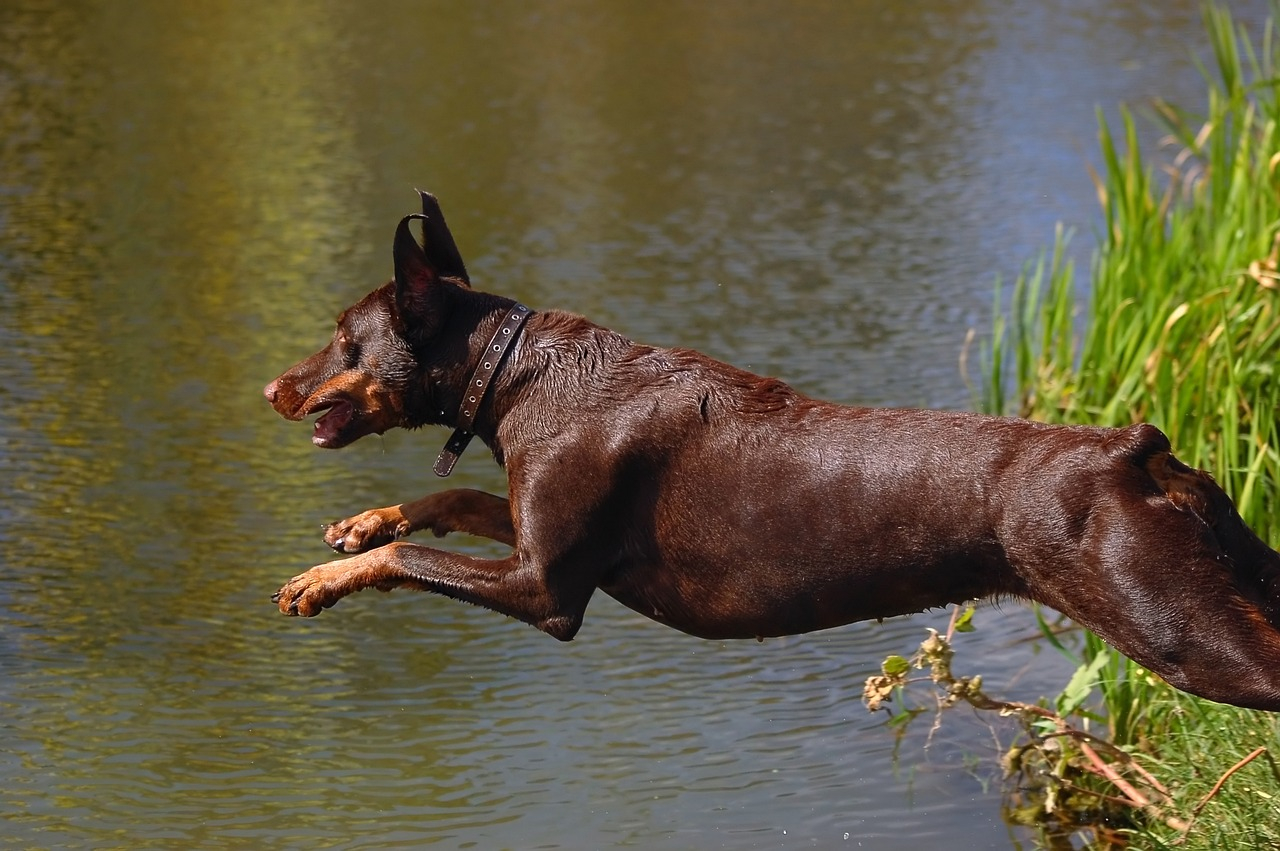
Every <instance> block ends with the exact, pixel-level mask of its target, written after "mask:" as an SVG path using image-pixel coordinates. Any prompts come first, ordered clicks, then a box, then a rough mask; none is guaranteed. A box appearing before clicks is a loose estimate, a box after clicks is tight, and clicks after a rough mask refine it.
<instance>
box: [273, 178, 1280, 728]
mask: <svg viewBox="0 0 1280 851" xmlns="http://www.w3.org/2000/svg"><path fill="white" fill-rule="evenodd" d="M422 201H423V210H424V213H423V215H420V216H419V215H414V216H408V217H406V218H405V219H404V220H403V221H401V222H400V226H399V228H398V229H397V231H396V235H395V243H394V258H395V280H394V281H392V282H391V283H388V284H386V285H384V286H382V287H381V288H379V289H376V290H374V291H373V292H372V293H370V294H369V295H367V296H365V297H364V298H363V299H362V300H361V301H359V302H358V303H357V304H356V305H354V306H353V307H351V308H348V309H347V310H346V311H344V312H343V313H342V315H341V316H339V318H338V325H337V330H336V332H335V333H334V336H333V340H332V341H331V342H330V343H329V345H328V346H326V347H325V348H324V349H322V350H321V351H320V352H318V353H316V354H315V355H312V356H311V357H309V358H307V359H306V360H304V361H303V362H302V363H300V364H298V365H297V366H295V367H293V368H292V369H290V370H289V371H288V372H286V373H285V374H284V375H282V376H280V377H279V378H277V379H276V380H275V381H273V382H271V384H269V385H268V386H267V388H266V390H265V394H266V397H267V399H268V400H269V401H270V402H271V404H272V406H273V407H274V408H275V409H276V410H277V411H278V412H279V413H280V414H282V415H283V416H285V417H286V418H288V419H291V420H300V419H302V418H304V417H307V416H309V415H312V414H317V413H321V412H323V416H321V417H320V418H319V419H318V421H317V422H316V424H315V431H314V435H313V437H312V440H313V442H314V443H315V444H316V445H317V446H323V447H328V448H337V447H341V446H345V445H346V444H348V443H351V442H352V441H354V440H356V439H358V438H360V437H362V436H364V435H366V434H370V433H374V432H376V433H381V432H383V431H385V430H387V429H389V428H393V427H396V426H400V427H403V428H416V427H418V426H422V425H427V424H444V425H454V424H459V423H460V424H461V425H460V426H459V430H458V431H456V432H455V433H454V438H453V439H451V440H450V442H449V446H448V447H447V448H446V451H445V452H444V453H442V456H441V460H440V461H439V462H438V463H437V472H438V473H440V474H442V475H447V474H448V470H449V468H451V467H452V461H453V460H456V457H457V454H458V453H460V452H461V451H462V447H463V446H465V443H466V438H467V437H469V435H470V433H472V432H474V434H476V435H478V436H479V437H480V438H481V439H482V440H483V441H484V443H485V444H487V445H488V447H489V448H490V449H491V450H492V451H493V454H494V457H495V458H496V459H497V462H498V463H499V464H500V465H501V466H503V467H504V468H505V469H506V471H507V476H508V481H509V490H510V495H509V497H508V498H507V499H503V498H502V497H499V496H493V495H490V494H487V493H482V492H480V491H474V490H447V491H444V492H441V493H435V494H432V495H430V496H427V497H424V498H422V499H420V500H417V501H416V502H408V503H404V504H402V505H398V506H393V507H390V508H378V509H373V510H371V511H366V512H364V513H362V514H358V515H356V516H355V517H352V518H350V519H347V520H344V521H342V522H339V523H335V524H333V525H332V526H330V527H328V529H327V531H326V533H325V540H326V541H327V542H328V544H329V545H330V546H332V547H333V548H334V549H336V550H338V551H339V552H344V553H359V555H356V556H355V557H353V558H349V559H345V560H341V561H335V562H331V563H329V564H323V565H320V566H319V567H315V568H312V569H311V570H309V571H307V572H306V573H303V574H302V575H300V576H296V577H294V578H293V579H291V580H290V581H289V582H288V583H287V584H286V585H285V586H284V587H283V588H282V589H281V590H280V591H279V593H278V594H277V595H276V597H275V600H276V601H277V602H278V603H279V606H280V610H281V611H282V612H284V613H286V614H293V615H304V616H311V615H315V614H317V613H319V612H320V610H321V609H324V608H326V607H328V606H332V605H333V604H334V603H336V602H337V601H338V600H339V599H341V598H342V597H345V596H346V595H347V594H350V593H352V592H355V591H359V590H361V589H363V588H369V587H374V588H379V589H382V590H384V591H385V590H389V589H391V588H397V587H409V588H416V589H419V590H424V591H434V592H436V593H439V594H444V595H446V596H449V597H453V598H455V599H458V600H465V601H466V602H469V603H475V604H477V605H481V606H485V607H487V608H490V609H493V610H495V611H498V612H502V613H503V614H506V615H509V616H511V617H515V618H519V619H520V620H523V621H525V622H527V623H530V624H533V625H534V626H536V627H538V628H539V629H541V630H543V631H545V632H547V633H549V634H550V635H553V636H555V637H556V638H559V639H561V640H565V641H567V640H569V639H571V638H573V636H574V635H575V634H576V633H577V631H578V628H579V627H580V626H581V625H582V617H583V612H584V611H585V609H586V607H587V602H588V600H590V599H591V595H592V594H593V593H595V591H596V589H597V588H599V589H600V590H602V591H604V592H605V593H607V594H609V595H610V596H612V597H614V598H615V599H617V600H619V601H620V602H622V603H623V604H624V605H626V606H629V607H630V608H632V609H634V610H635V611H637V612H639V613H640V614H642V615H645V616H646V617H650V618H653V619H654V620H656V621H658V622H660V623H664V624H667V625H668V626H672V627H675V628H676V629H679V630H683V631H684V632H687V633H691V634H693V635H697V636H702V637H706V638H748V637H764V636H776V635H789V634H794V633H802V632H809V631H811V630H817V629H826V628H828V627H834V626H839V625H841V624H846V623H850V622H852V621H857V620H863V619H867V618H883V617H888V616H890V615H898V614H904V613H907V612H915V611H920V610H922V609H926V608H929V607H933V606H942V605H945V604H948V603H952V602H959V601H964V600H969V599H974V598H979V597H987V596H990V595H1006V596H1014V597H1022V598H1027V599H1032V600H1038V601H1040V602H1041V603H1044V604H1046V605H1049V606H1052V607H1053V608H1055V609H1057V610H1058V611H1061V612H1063V613H1065V614H1066V615H1068V616H1070V617H1071V618H1072V619H1074V620H1075V621H1077V622H1078V623H1081V624H1084V625H1085V626H1087V627H1089V628H1090V629H1092V630H1094V631H1095V632H1097V633H1098V634H1099V635H1100V636H1102V637H1103V638H1104V639H1106V640H1107V641H1108V642H1110V643H1111V644H1113V645H1114V646H1115V647H1116V648H1118V649H1119V650H1120V651H1121V652H1122V653H1124V654H1126V655H1128V656H1129V657H1131V658H1133V659H1135V660H1136V661H1138V662H1140V663H1141V664H1143V665H1144V666H1146V667H1148V668H1149V669H1151V670H1152V671H1154V672H1156V673H1157V674H1159V675H1160V676H1162V677H1164V678H1165V679H1166V680H1168V681H1169V682H1170V683H1172V684H1173V685H1175V686H1177V687H1178V688H1181V689H1184V690H1186V691H1189V692H1191V693H1193V694H1198V695H1201V696H1204V697H1207V698H1211V699H1213V700H1219V701H1224V702H1227V703H1234V704H1237V705H1239V706H1247V707H1255V708H1261V709H1269V710H1273V711H1280V632H1278V631H1277V626H1280V585H1278V584H1277V578H1280V557H1278V556H1277V554H1276V553H1275V552H1274V551H1273V550H1271V549H1270V548H1269V547H1267V546H1266V545H1265V544H1264V543H1263V542H1262V541H1261V540H1259V539H1258V538H1257V536H1255V535H1254V534H1253V533H1252V532H1251V531H1250V530H1249V529H1248V528H1247V527H1246V526H1245V525H1244V523H1243V522H1242V521H1241V520H1240V518H1239V515H1238V514H1237V513H1236V511H1235V508H1234V506H1233V505H1232V503H1231V501H1230V499H1228V498H1227V496H1226V495H1225V494H1224V493H1223V492H1222V490H1221V489H1219V488H1218V487H1217V485H1215V484H1214V482H1213V481H1212V479H1210V478H1209V476H1207V475H1206V474H1204V473H1201V472H1198V471H1196V470H1192V469H1191V468H1189V467H1187V466H1185V465H1183V464H1182V463H1180V462H1179V461H1177V460H1176V459H1175V458H1174V457H1173V456H1172V455H1171V454H1170V450H1169V443H1168V440H1167V439H1166V438H1165V436H1164V435H1163V434H1162V433H1161V432H1160V431H1159V430H1158V429H1156V428H1155V427H1153V426H1149V425H1135V426H1131V427H1129V428H1122V429H1107V428H1086V427H1064V426H1058V427H1054V426H1047V425H1043V424H1038V423H1033V422H1028V421H1024V420H1016V419H1004V418H996V417H987V416H978V415H974V414H964V413H948V412H941V411H920V410H882V409H872V408H849V407H842V406H839V405H834V404H830V403H827V402H820V401H817V400H815V399H810V398H808V397H806V396H803V395H801V394H800V393H797V392H796V391H794V390H792V389H791V388H790V387H788V386H787V385H785V384H783V383H782V382H780V381H777V380H775V379H772V378H761V377H759V376H756V375H752V374H750V373H748V372H744V371H742V370H740V369H736V368H734V367H732V366H728V365H727V364H723V363H720V362H718V361H715V360H712V359H711V358H709V357H706V356H705V355H702V354H699V353H698V352H695V351H691V350H689V349H661V348H654V347H652V346H645V345H641V344H638V343H634V342H632V341H631V340H628V339H626V338H625V337H623V336H622V335H620V334H616V333H614V332H612V331H609V330H607V329H605V328H602V327H600V326H598V325H594V324H592V323H591V322H589V321H587V320H586V319H583V318H582V317H580V316H575V315H573V314H569V313H561V312H558V311H548V312H537V313H534V312H532V311H528V310H527V309H525V308H523V307H522V306H521V305H517V304H516V303H515V302H513V301H512V300H511V299H509V298H503V297H501V296H496V295H490V294H487V293H482V292H477V291H475V290H473V289H471V287H470V284H469V280H468V277H467V272H466V268H465V267H464V266H463V262H462V258H461V256H460V255H459V253H458V250H457V248H456V247H455V245H454V241H453V238H452V236H451V235H450V234H449V230H448V228H447V226H446V225H445V222H444V219H443V217H442V216H441V215H440V211H439V207H438V205H436V203H435V199H434V198H433V197H431V196H430V195H428V194H426V193H422ZM415 218H416V219H422V220H423V223H424V224H423V230H424V233H425V237H426V239H425V246H419V245H418V243H417V241H416V240H415V239H414V237H413V235H412V233H411V231H410V221H411V220H412V219H415ZM420 529H427V530H430V531H431V532H434V533H435V534H436V535H444V534H446V533H448V532H454V531H458V532H467V533H470V534H473V535H481V536H484V537H488V538H492V539H494V540H497V541H501V542H503V543H505V544H508V545H510V546H511V547H512V548H513V551H512V553H511V555H509V556H508V557H506V558H501V559H483V558H476V557H472V556H467V555H461V554H458V553H451V552H447V551H444V550H439V549H435V548H431V547H425V546H418V545H415V544H408V543H400V542H398V539H399V538H403V537H404V536H406V535H408V534H410V533H412V532H415V531H417V530H420Z"/></svg>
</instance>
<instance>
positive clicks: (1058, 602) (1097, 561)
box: [1024, 480, 1280, 711]
mask: <svg viewBox="0 0 1280 851" xmlns="http://www.w3.org/2000/svg"><path fill="white" fill-rule="evenodd" d="M1131 481H1132V480H1131ZM1215 488H1216V486H1215ZM1103 490H1104V491H1105V492H1106V493H1108V494H1109V496H1107V497H1105V498H1100V499H1098V500H1097V501H1096V503H1095V508H1094V510H1093V511H1092V512H1091V513H1090V515H1089V517H1088V519H1087V521H1085V523H1084V526H1083V528H1082V530H1081V534H1080V536H1079V538H1078V539H1077V541H1076V546H1077V548H1078V549H1077V550H1076V552H1075V553H1074V554H1068V553H1067V552H1066V551H1061V552H1060V553H1059V556H1060V557H1059V558H1058V559H1053V558H1044V557H1043V556H1044V555H1045V551H1044V550H1040V551H1039V553H1037V555H1038V556H1040V558H1038V559H1037V560H1036V561H1035V562H1030V561H1024V563H1028V564H1032V565H1033V566H1032V567H1030V568H1028V569H1027V571H1025V572H1026V573H1027V574H1028V575H1027V576H1026V581H1027V585H1028V588H1029V589H1030V592H1031V595H1032V596H1033V597H1034V598H1035V599H1037V600H1039V601H1040V602H1043V603H1046V604H1047V605H1050V606H1052V607H1054V608H1055V609H1058V610H1059V611H1061V612H1063V613H1064V614H1066V615H1067V616H1069V617H1071V618H1072V619H1073V620H1075V621H1076V622H1077V623H1080V624H1082V625H1084V626H1086V627H1088V628H1089V629H1091V630H1093V631H1094V632H1096V633H1097V634H1098V635H1099V636H1101V637H1102V638H1103V639H1104V640H1106V641H1107V642H1108V643H1109V644H1111V645H1112V646H1114V647H1115V648H1116V649H1117V650H1119V651H1120V652H1121V653H1123V654H1125V655H1126V656H1128V657H1129V658H1131V659H1133V660H1134V661H1136V662H1138V663H1139V664H1141V665H1143V666H1144V667H1146V668H1148V669H1150V670H1151V671H1153V672H1154V673H1156V674H1158V675H1159V676H1161V677H1163V678H1164V679H1165V680H1166V681H1168V682H1169V683H1170V684H1171V685H1173V686H1175V687H1177V688H1179V689H1182V690H1183V691H1187V692H1190V693H1192V694H1196V695H1199V696H1201V697H1206V698H1209V699H1210V700H1216V701H1221V702H1223V703H1231V704H1235V705H1237V706H1244V707H1249V708H1254V709H1267V710H1271V711H1280V632H1278V631H1277V630H1276V628H1275V626H1274V625H1273V624H1272V623H1271V622H1270V621H1269V620H1268V617H1267V616H1266V613H1265V604H1264V603H1263V598H1262V596H1261V594H1260V593H1259V589H1258V586H1257V583H1256V581H1254V580H1255V579H1256V577H1258V576H1259V575H1261V574H1263V573H1266V572H1267V571H1269V570H1270V569H1271V568H1270V567H1269V566H1268V565H1267V564H1265V563H1261V564H1260V563H1259V562H1258V561H1255V560H1253V559H1256V558H1257V557H1258V556H1259V555H1261V556H1266V555H1267V553H1270V551H1269V550H1267V552H1266V553H1260V552H1256V550H1257V548H1256V547H1254V546H1253V545H1252V544H1249V543H1248V542H1247V541H1246V542H1245V543H1241V540H1240V539H1237V538H1236V537H1232V535H1228V536H1227V537H1226V541H1228V542H1230V543H1231V547H1227V546H1224V545H1223V542H1222V541H1220V539H1219V536H1218V535H1217V534H1215V528H1214V527H1213V526H1211V525H1210V524H1209V523H1208V522H1206V520H1205V519H1204V518H1202V517H1200V516H1199V514H1198V512H1197V511H1195V510H1193V509H1191V508H1190V507H1188V506H1186V505H1179V504H1178V502H1177V500H1176V499H1174V498H1166V497H1165V496H1163V495H1160V494H1159V493H1158V492H1157V491H1155V489H1144V490H1135V489H1134V488H1112V487H1107V488H1104V489H1103ZM1224 499H1225V497H1224ZM1241 526H1242V527H1243V524H1241ZM1236 533H1238V530H1233V532H1232V534H1233V535H1234V534H1236ZM1250 534H1251V533H1250ZM1255 540H1256V539H1255ZM1259 544H1260V542H1259ZM1264 549H1265V547H1264ZM1062 555H1067V556H1068V558H1067V559H1066V560H1065V561H1064V560H1063V559H1062V558H1061V556H1062ZM1268 558H1270V557H1269V556H1268ZM1237 559H1241V560H1243V561H1244V563H1243V564H1241V563H1237ZM1242 578H1244V579H1245V581H1242Z"/></svg>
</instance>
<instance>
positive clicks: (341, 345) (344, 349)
mask: <svg viewBox="0 0 1280 851" xmlns="http://www.w3.org/2000/svg"><path fill="white" fill-rule="evenodd" d="M334 342H335V343H337V345H338V352H339V354H341V355H342V362H343V365H344V366H346V367H348V368H350V367H353V366H355V365H356V364H357V363H359V361H360V344H359V343H357V342H356V341H355V340H352V339H351V337H350V336H349V335H348V334H347V332H346V331H345V330H343V329H341V328H339V329H338V333H337V336H335V337H334Z"/></svg>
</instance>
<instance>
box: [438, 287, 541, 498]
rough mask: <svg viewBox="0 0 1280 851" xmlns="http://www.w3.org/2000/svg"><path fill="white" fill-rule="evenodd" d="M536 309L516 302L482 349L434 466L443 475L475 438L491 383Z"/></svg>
mask: <svg viewBox="0 0 1280 851" xmlns="http://www.w3.org/2000/svg"><path fill="white" fill-rule="evenodd" d="M532 313H533V311H531V310H530V309H529V308H527V307H525V306H524V305H523V304H520V303H519V302H516V303H515V304H513V305H512V306H511V307H510V308H509V309H508V310H507V311H506V313H505V315H504V317H503V319H502V321H501V322H500V323H499V324H498V327H497V329H496V330H495V331H494V332H493V337H492V338H490V340H489V343H488V345H486V346H485V347H484V349H483V350H482V351H481V353H480V360H479V362H478V363H477V364H476V368H475V372H473V373H472V374H471V379H470V380H469V381H468V382H467V385H466V388H465V389H464V390H463V393H462V400H461V402H460V403H459V405H458V418H457V421H456V425H455V427H454V430H453V434H452V435H450V436H449V440H448V442H446V443H445V445H444V449H442V450H440V455H439V456H438V457H437V458H436V463H435V466H434V467H433V469H434V470H435V474H436V475H437V476H440V477H441V478H443V477H445V476H448V475H449V474H450V473H452V472H453V467H454V465H455V464H457V463H458V458H459V457H461V456H462V453H463V451H465V450H466V448H467V444H468V443H470V442H471V438H472V437H473V436H474V435H475V430H474V429H475V422H476V415H477V414H479V412H480V405H481V404H482V403H483V402H484V398H485V394H487V393H488V392H489V386H490V385H491V384H492V383H493V380H494V378H496V377H497V375H498V373H499V372H500V371H501V370H502V365H503V363H505V362H506V357H507V353H508V352H509V351H510V350H511V345H512V344H513V343H514V342H515V340H516V337H518V336H520V330H521V329H522V328H523V327H524V323H525V320H527V319H528V318H529V316H530V314H532Z"/></svg>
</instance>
